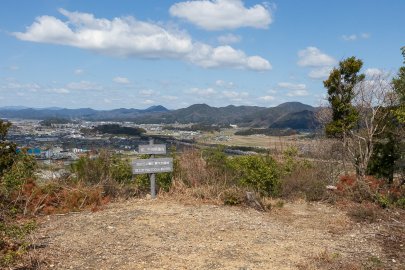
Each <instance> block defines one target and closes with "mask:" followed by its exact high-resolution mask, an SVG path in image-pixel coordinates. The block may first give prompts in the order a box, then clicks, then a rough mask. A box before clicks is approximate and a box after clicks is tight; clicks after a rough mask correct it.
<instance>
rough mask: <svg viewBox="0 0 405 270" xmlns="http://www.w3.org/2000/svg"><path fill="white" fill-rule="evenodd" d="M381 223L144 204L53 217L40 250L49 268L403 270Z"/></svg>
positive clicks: (301, 206)
mask: <svg viewBox="0 0 405 270" xmlns="http://www.w3.org/2000/svg"><path fill="white" fill-rule="evenodd" d="M396 221H398V218H397V219H396ZM396 221H393V222H394V223H396V225H395V237H400V238H401V237H402V238H401V239H402V240H403V235H404V227H403V224H400V223H398V222H396ZM381 226H386V225H384V224H383V223H381V222H376V223H355V222H353V221H352V220H350V218H349V217H348V216H347V215H346V213H345V212H344V211H341V210H339V209H337V208H335V207H332V206H330V205H325V204H321V203H312V204H309V203H306V202H296V203H286V204H285V205H284V206H283V207H282V208H276V209H273V210H271V211H269V212H258V211H256V210H254V209H246V208H240V207H227V206H216V205H206V204H197V203H195V204H193V203H189V204H187V203H184V202H182V203H180V202H176V201H172V200H168V199H158V200H153V201H152V200H139V199H137V200H130V201H126V202H120V203H112V204H110V205H109V206H108V207H107V209H105V210H103V211H99V212H95V213H92V212H83V213H78V214H68V215H64V216H49V217H46V218H44V220H43V222H42V224H41V225H40V228H39V230H38V233H37V234H38V240H37V242H38V243H37V246H40V247H43V248H41V249H39V250H38V252H39V253H40V255H41V257H44V258H46V260H45V262H44V264H43V265H42V268H43V269H362V268H366V267H367V268H369V269H401V268H402V267H403V266H404V263H405V262H404V259H403V258H404V257H405V256H404V255H405V254H404V252H403V251H404V250H403V248H402V249H394V250H395V252H392V249H391V248H388V250H389V252H387V250H385V247H384V245H385V244H386V245H394V246H395V247H396V245H398V248H401V246H400V245H401V241H402V240H401V239H400V240H399V242H398V241H391V240H392V239H391V240H390V239H388V240H387V241H384V240H385V237H384V236H383V235H384V233H389V232H390V230H387V228H386V227H384V228H382V227H381ZM401 226H402V227H401ZM397 240H398V239H397ZM402 244H404V243H402ZM402 247H403V246H402ZM356 267H357V268H356ZM402 269H403V268H402Z"/></svg>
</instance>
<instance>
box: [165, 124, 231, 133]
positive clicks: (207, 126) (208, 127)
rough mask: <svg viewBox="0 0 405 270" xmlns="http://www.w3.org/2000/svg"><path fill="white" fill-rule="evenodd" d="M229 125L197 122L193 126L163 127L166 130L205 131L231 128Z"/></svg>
mask: <svg viewBox="0 0 405 270" xmlns="http://www.w3.org/2000/svg"><path fill="white" fill-rule="evenodd" d="M229 127H230V126H229V125H210V124H195V125H192V126H191V127H183V128H179V127H174V126H165V127H164V128H163V129H166V130H181V131H205V132H215V131H217V132H219V131H220V130H221V128H229Z"/></svg>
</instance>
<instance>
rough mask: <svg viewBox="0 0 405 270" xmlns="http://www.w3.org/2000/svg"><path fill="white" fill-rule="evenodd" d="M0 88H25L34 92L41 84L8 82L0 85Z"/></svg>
mask: <svg viewBox="0 0 405 270" xmlns="http://www.w3.org/2000/svg"><path fill="white" fill-rule="evenodd" d="M0 88H2V89H8V90H27V91H30V92H36V91H38V90H40V89H41V86H40V85H39V84H37V83H19V82H8V83H7V84H6V85H3V86H1V87H0Z"/></svg>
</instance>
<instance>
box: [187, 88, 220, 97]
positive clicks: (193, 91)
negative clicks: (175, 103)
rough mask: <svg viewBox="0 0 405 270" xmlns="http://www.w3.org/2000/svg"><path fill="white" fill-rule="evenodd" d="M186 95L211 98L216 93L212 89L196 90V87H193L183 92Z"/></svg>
mask: <svg viewBox="0 0 405 270" xmlns="http://www.w3.org/2000/svg"><path fill="white" fill-rule="evenodd" d="M185 92H186V93H187V94H196V95H198V96H212V95H215V94H216V93H217V91H216V90H215V89H214V88H211V87H209V88H198V87H193V88H191V89H189V90H187V91H185Z"/></svg>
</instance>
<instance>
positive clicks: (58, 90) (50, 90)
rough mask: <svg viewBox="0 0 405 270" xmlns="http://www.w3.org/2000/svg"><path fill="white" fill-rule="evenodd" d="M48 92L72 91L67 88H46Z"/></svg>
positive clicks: (66, 92)
mask: <svg viewBox="0 0 405 270" xmlns="http://www.w3.org/2000/svg"><path fill="white" fill-rule="evenodd" d="M46 91H47V92H50V93H56V94H69V93H70V91H69V90H68V89H66V88H50V89H46Z"/></svg>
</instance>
